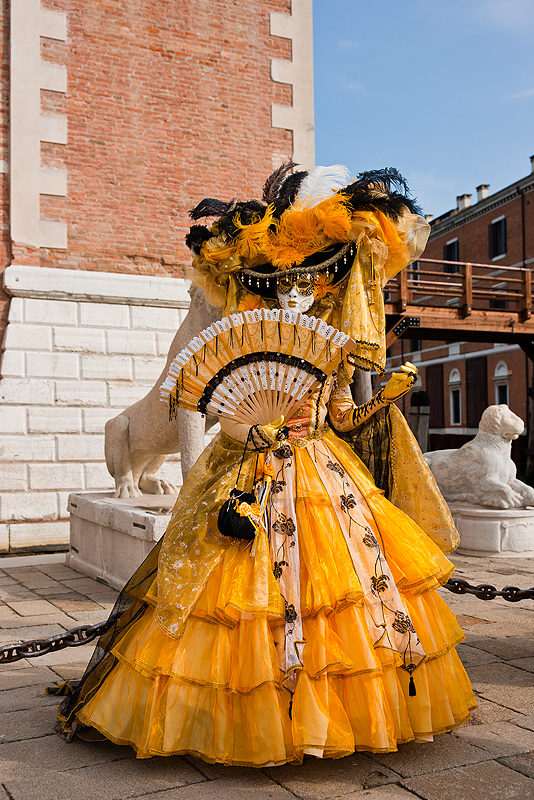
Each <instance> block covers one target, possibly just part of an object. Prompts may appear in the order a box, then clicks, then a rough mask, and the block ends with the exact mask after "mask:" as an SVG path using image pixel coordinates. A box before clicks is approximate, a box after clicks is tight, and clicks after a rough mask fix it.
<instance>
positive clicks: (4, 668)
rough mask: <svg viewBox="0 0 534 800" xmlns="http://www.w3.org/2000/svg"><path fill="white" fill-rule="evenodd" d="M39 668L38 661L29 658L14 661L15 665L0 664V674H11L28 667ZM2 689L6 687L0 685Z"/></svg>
mask: <svg viewBox="0 0 534 800" xmlns="http://www.w3.org/2000/svg"><path fill="white" fill-rule="evenodd" d="M35 666H37V662H36V661H32V660H31V659H29V658H21V659H20V660H19V661H13V663H11V664H8V663H7V662H5V663H3V664H0V672H11V671H12V670H14V669H25V668H26V667H35ZM0 688H1V689H3V688H4V687H3V686H2V685H1V683H0Z"/></svg>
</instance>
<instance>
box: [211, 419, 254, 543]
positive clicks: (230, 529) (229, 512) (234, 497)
mask: <svg viewBox="0 0 534 800" xmlns="http://www.w3.org/2000/svg"><path fill="white" fill-rule="evenodd" d="M249 441H250V431H249V434H248V436H247V441H246V442H245V449H244V450H243V456H242V458H241V464H240V465H239V472H238V473H237V478H236V482H235V483H236V485H235V488H234V489H232V490H231V492H230V497H229V498H228V500H226V501H225V502H224V503H223V504H222V506H221V508H220V509H219V516H218V517H217V527H218V528H219V532H220V533H222V535H223V536H231V537H232V538H233V539H244V540H246V541H249V542H251V541H252V540H253V539H254V537H255V536H256V528H255V527H254V525H253V524H252V522H251V521H250V519H249V518H248V517H245V516H242V515H241V514H240V513H239V511H238V510H237V506H238V504H239V503H248V504H249V505H252V503H256V502H257V501H256V495H255V494H253V493H252V492H243V491H241V489H238V488H237V484H238V483H239V477H240V475H241V469H242V467H243V461H244V460H245V453H246V452H247V447H248V443H249Z"/></svg>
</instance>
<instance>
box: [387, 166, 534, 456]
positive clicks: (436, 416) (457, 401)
mask: <svg viewBox="0 0 534 800" xmlns="http://www.w3.org/2000/svg"><path fill="white" fill-rule="evenodd" d="M471 199H472V195H469V194H464V195H460V196H459V197H458V198H457V206H456V208H454V209H452V210H451V211H448V212H447V213H446V214H442V215H441V216H440V217H437V218H436V219H433V220H431V226H432V231H431V234H430V238H429V241H428V245H427V247H426V250H425V252H424V254H423V257H424V258H425V259H426V258H428V259H436V262H438V263H435V264H433V265H432V266H430V268H431V269H435V270H436V271H438V272H439V271H443V273H444V275H446V276H447V277H450V279H451V281H454V275H455V273H461V272H462V270H463V265H462V264H455V263H454V262H469V263H471V264H482V265H487V266H486V268H485V269H481V270H479V274H481V273H482V272H483V273H484V274H485V275H487V276H490V277H491V279H492V281H491V283H492V286H493V287H494V296H492V297H488V298H487V300H486V301H485V302H486V305H487V307H488V308H489V309H492V310H493V311H498V312H499V314H500V315H502V317H503V320H506V314H507V306H508V304H509V302H510V301H509V300H507V299H506V293H507V290H508V288H509V285H510V284H509V276H510V273H506V275H503V273H504V270H503V267H505V266H508V267H529V266H530V265H532V264H533V263H534V157H533V158H531V172H530V173H529V174H528V175H527V176H526V177H524V178H521V179H520V180H518V181H516V182H515V183H512V184H511V185H510V186H507V187H506V188H504V189H502V190H501V191H499V192H496V193H495V194H490V193H489V187H488V186H487V185H485V184H483V185H481V186H479V187H477V199H476V202H471ZM451 262H452V263H451ZM421 263H422V262H421ZM426 266H429V265H428V264H427V265H426ZM530 268H531V266H530ZM501 278H502V279H501ZM474 285H475V286H476V281H475V282H474ZM485 285H487V282H486V284H485ZM424 302H425V300H424V298H423V299H422V300H421V303H422V304H424ZM444 302H445V305H453V306H454V305H458V304H459V302H460V301H459V300H458V298H457V297H456V298H454V297H453V298H451V299H449V300H445V301H444ZM510 307H511V306H510ZM410 334H411V335H412V336H413V335H414V334H416V329H415V328H412V329H411V331H410ZM403 359H404V360H406V359H409V360H411V361H413V362H415V363H417V365H418V367H419V374H420V382H419V383H418V387H419V388H424V390H425V391H426V392H427V394H428V395H429V398H430V436H429V449H432V450H434V449H440V448H448V447H459V446H461V445H462V444H463V443H464V442H465V441H467V440H468V439H469V438H471V437H472V436H473V435H474V434H475V433H476V430H477V427H478V422H479V420H480V416H481V414H482V412H483V411H484V409H485V408H486V407H487V406H488V405H492V404H494V403H507V404H508V405H509V406H510V408H511V409H512V411H514V412H515V413H516V414H518V415H519V416H520V417H521V418H522V419H523V420H525V421H528V417H529V414H530V409H529V398H528V390H529V387H530V386H531V385H532V362H531V361H530V359H528V358H527V356H526V355H525V353H524V352H523V350H522V349H521V348H520V346H519V345H517V344H503V343H499V342H495V343H494V344H489V343H484V342H481V343H477V342H451V341H450V340H449V341H448V342H447V343H445V342H439V341H420V340H418V339H409V338H408V339H401V340H398V341H397V342H396V343H395V344H394V346H393V347H392V348H391V353H390V357H389V360H388V370H392V369H395V367H397V366H398V365H399V364H400V363H401V362H402V360H403ZM409 409H410V398H409V397H407V398H405V399H404V410H405V413H406V415H407V416H408V414H409ZM526 440H527V436H526V434H525V435H523V437H521V438H520V440H518V442H517V443H514V448H515V458H516V461H517V462H518V463H519V464H520V468H523V469H524V466H525V451H526Z"/></svg>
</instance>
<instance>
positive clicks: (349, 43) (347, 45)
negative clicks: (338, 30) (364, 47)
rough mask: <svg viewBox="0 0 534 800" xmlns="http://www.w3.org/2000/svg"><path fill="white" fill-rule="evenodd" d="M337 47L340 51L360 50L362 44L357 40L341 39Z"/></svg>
mask: <svg viewBox="0 0 534 800" xmlns="http://www.w3.org/2000/svg"><path fill="white" fill-rule="evenodd" d="M337 46H338V48H339V49H340V50H359V49H360V47H361V44H360V43H359V42H357V41H356V40H355V39H341V41H340V42H338V45H337Z"/></svg>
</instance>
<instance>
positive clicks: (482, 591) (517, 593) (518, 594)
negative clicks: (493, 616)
mask: <svg viewBox="0 0 534 800" xmlns="http://www.w3.org/2000/svg"><path fill="white" fill-rule="evenodd" d="M444 589H448V590H449V592H453V593H454V594H474V595H475V597H478V598H479V599H480V600H495V598H496V597H502V598H503V600H508V602H510V603H518V602H519V601H520V600H534V587H533V588H531V589H518V588H517V586H505V587H504V589H496V588H495V586H492V585H491V584H490V583H479V584H478V586H471V584H470V583H467V581H463V580H461V578H451V579H450V580H448V581H447V583H445V584H444Z"/></svg>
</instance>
